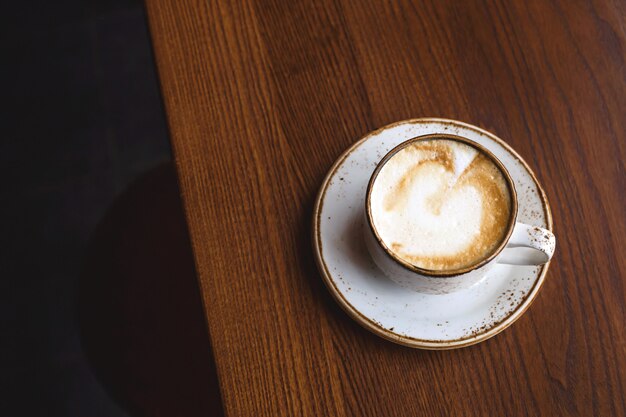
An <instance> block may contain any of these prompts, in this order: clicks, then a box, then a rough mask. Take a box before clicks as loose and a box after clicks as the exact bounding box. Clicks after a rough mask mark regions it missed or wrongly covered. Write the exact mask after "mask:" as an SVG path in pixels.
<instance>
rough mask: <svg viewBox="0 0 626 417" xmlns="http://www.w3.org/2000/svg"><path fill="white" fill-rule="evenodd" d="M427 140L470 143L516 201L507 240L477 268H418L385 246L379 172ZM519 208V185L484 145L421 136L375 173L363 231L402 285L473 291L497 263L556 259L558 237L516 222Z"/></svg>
mask: <svg viewBox="0 0 626 417" xmlns="http://www.w3.org/2000/svg"><path fill="white" fill-rule="evenodd" d="M426 139H428V140H435V139H445V140H455V141H459V142H464V143H466V144H469V145H471V146H473V147H474V148H477V149H478V150H479V151H481V152H482V153H483V154H485V155H486V156H487V157H489V158H490V159H491V160H492V161H493V162H494V163H495V165H496V166H497V167H498V168H499V169H500V170H501V171H502V173H503V175H504V177H505V179H506V182H507V185H508V188H509V192H510V195H511V201H512V205H511V214H510V219H509V223H508V225H507V232H506V235H505V236H506V237H505V239H504V240H503V241H502V242H501V244H500V245H499V246H498V248H497V249H496V250H495V251H494V252H493V253H491V254H490V255H489V256H487V257H485V258H483V259H482V260H481V261H480V262H478V263H476V264H475V265H471V266H469V267H465V268H462V269H458V270H453V271H437V270H429V269H424V268H420V267H417V266H415V265H412V264H410V263H408V262H406V261H405V260H403V259H401V258H399V257H397V256H396V255H395V254H394V253H393V252H392V251H390V250H389V249H388V248H387V247H386V246H385V244H384V243H383V241H382V239H381V238H380V236H379V235H378V232H377V231H376V228H375V227H374V223H373V221H372V212H371V209H372V208H371V192H372V187H373V185H374V183H375V181H376V177H377V176H378V173H379V172H380V170H381V168H382V167H383V166H384V165H385V164H386V163H387V161H389V159H391V157H393V156H394V155H395V154H396V153H397V152H398V151H400V150H401V149H403V148H404V147H406V146H407V145H409V144H411V143H413V142H415V141H419V140H426ZM517 205H518V203H517V193H516V192H515V185H514V184H513V180H512V179H511V176H510V175H509V172H508V171H507V170H506V168H505V167H504V165H503V164H502V162H500V160H498V158H496V157H495V156H494V155H493V154H492V153H491V152H490V151H488V150H487V149H485V148H484V147H483V146H481V145H479V144H478V143H476V142H474V141H471V140H469V139H466V138H462V137H459V136H455V135H449V134H432V135H425V136H419V137H416V138H413V139H409V140H407V141H405V142H402V143H401V144H400V145H398V146H396V147H395V148H393V149H392V150H391V151H389V152H388V153H387V155H385V156H384V157H383V158H382V159H381V161H380V162H379V163H378V166H377V167H376V169H375V170H374V173H373V174H372V176H371V178H370V181H369V185H368V187H367V194H366V198H365V217H366V221H365V226H364V228H363V229H364V235H365V243H366V246H367V249H368V250H369V252H370V255H371V256H372V259H373V260H374V262H375V263H376V265H378V267H379V268H380V269H381V270H382V271H383V272H384V273H385V275H387V276H388V277H389V278H390V279H391V280H392V281H394V282H396V283H397V284H399V285H400V286H402V287H404V288H408V289H411V290H413V291H417V292H423V293H429V294H447V293H450V292H453V291H458V290H461V289H465V288H469V287H471V286H472V285H474V284H476V283H478V282H480V281H482V280H483V279H484V278H485V276H486V274H487V272H488V271H489V270H490V269H491V268H493V267H494V266H495V265H496V264H497V263H502V264H510V265H542V264H544V263H546V262H548V261H549V260H550V259H551V258H552V255H553V254H554V248H555V245H556V239H555V237H554V234H553V233H552V232H551V231H549V230H547V229H544V228H541V227H536V226H530V225H527V224H524V223H519V222H516V216H517Z"/></svg>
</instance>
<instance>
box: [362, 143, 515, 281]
mask: <svg viewBox="0 0 626 417" xmlns="http://www.w3.org/2000/svg"><path fill="white" fill-rule="evenodd" d="M511 200H512V197H511V193H510V192H509V189H508V186H507V181H506V178H505V176H504V174H503V172H502V171H501V170H500V169H499V168H498V166H497V165H496V164H495V163H494V162H493V161H492V160H491V159H490V158H489V157H488V156H487V155H485V154H484V153H483V152H482V151H480V150H478V149H477V148H474V147H472V146H470V145H469V144H466V143H464V142H459V141H455V140H451V139H429V140H420V141H416V142H414V143H411V144H410V145H408V146H406V147H404V148H402V149H401V150H399V151H398V152H397V153H396V154H394V155H393V156H392V157H391V158H390V159H389V160H387V162H386V163H385V165H384V166H383V167H382V168H381V169H380V171H379V173H378V176H377V177H376V178H375V180H374V183H373V185H372V189H371V194H370V213H371V219H372V223H373V226H374V228H375V229H376V231H377V233H378V236H379V237H380V239H381V240H382V242H383V243H384V244H385V246H386V247H387V248H388V250H390V251H391V252H392V253H393V254H394V255H395V256H397V257H398V258H400V259H402V260H404V261H405V262H408V263H409V264H412V265H415V266H417V267H420V268H424V269H429V270H440V271H446V270H448V271H449V270H456V269H460V268H465V267H469V266H472V265H475V264H477V263H479V262H480V261H481V260H483V259H485V258H487V257H489V256H490V255H491V254H492V253H493V252H494V251H495V250H496V249H497V248H498V246H499V245H500V243H501V242H502V241H503V239H504V238H505V237H506V234H507V230H508V225H509V220H510V216H511V206H512V202H511Z"/></svg>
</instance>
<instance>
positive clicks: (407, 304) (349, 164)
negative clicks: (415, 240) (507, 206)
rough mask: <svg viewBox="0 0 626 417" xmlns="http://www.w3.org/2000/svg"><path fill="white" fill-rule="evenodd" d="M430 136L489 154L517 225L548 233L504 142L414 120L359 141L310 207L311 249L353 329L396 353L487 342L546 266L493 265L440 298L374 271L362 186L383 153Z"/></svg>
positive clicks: (525, 176)
mask: <svg viewBox="0 0 626 417" xmlns="http://www.w3.org/2000/svg"><path fill="white" fill-rule="evenodd" d="M431 133H452V134H455V135H459V136H463V137H466V138H468V139H471V140H473V141H475V142H478V143H479V144H481V145H483V146H484V147H486V148H487V149H489V150H490V151H491V152H492V153H493V154H494V155H495V156H496V157H497V158H498V159H500V160H501V161H502V162H503V163H504V165H505V166H506V168H507V170H508V171H509V173H510V174H511V177H512V178H513V180H514V182H515V188H516V191H517V195H518V202H519V210H518V214H517V221H520V222H524V223H527V224H530V225H535V226H541V227H544V228H547V229H550V230H552V216H551V214H550V206H549V204H548V200H547V199H546V195H545V193H544V192H543V190H542V188H541V186H540V185H539V183H538V181H537V178H536V177H535V175H534V174H533V172H532V170H531V169H530V168H529V167H528V165H527V164H526V162H524V160H523V159H522V158H521V157H520V156H519V155H518V154H517V153H516V152H515V151H514V150H513V149H511V147H509V146H508V145H507V144H506V143H505V142H504V141H502V140H501V139H499V138H498V137H496V136H495V135H493V134H491V133H489V132H487V131H485V130H482V129H480V128H478V127H475V126H472V125H469V124H466V123H462V122H457V121H454V120H447V119H432V118H429V119H413V120H407V121H403V122H398V123H394V124H391V125H388V126H385V127H383V128H381V129H379V130H376V131H374V132H372V133H370V134H368V135H366V136H365V137H364V138H362V139H361V140H359V141H358V142H357V143H355V144H354V145H353V146H352V147H350V149H348V150H347V151H346V152H345V153H344V154H343V155H341V157H340V158H339V159H338V160H337V162H336V163H335V164H334V165H333V167H332V168H331V169H330V172H329V173H328V175H327V176H326V179H325V180H324V183H323V184H322V187H321V189H320V193H319V195H318V198H317V202H316V205H315V210H314V216H313V246H314V251H315V256H316V260H317V264H318V267H319V269H320V271H321V275H322V278H323V280H324V282H325V283H326V285H327V286H328V289H329V290H330V292H331V293H332V295H333V297H334V298H335V299H336V300H337V302H338V303H339V304H340V305H341V307H343V309H344V310H345V311H346V312H347V313H348V314H349V315H350V316H351V317H352V318H353V319H354V320H356V321H357V322H358V323H359V324H361V325H362V326H364V327H365V328H366V329H368V330H370V331H372V332H373V333H375V334H377V335H379V336H381V337H384V338H385V339H388V340H391V341H392V342H396V343H399V344H402V345H406V346H410V347H415V348H423V349H453V348H459V347H464V346H469V345H473V344H475V343H479V342H482V341H483V340H486V339H489V338H490V337H492V336H495V335H496V334H498V333H499V332H501V331H502V330H504V329H506V328H507V327H508V326H510V325H511V324H512V323H513V322H514V321H515V320H517V319H518V318H519V317H520V316H521V315H522V314H523V313H524V311H526V309H527V308H528V306H529V305H530V304H531V303H532V302H533V300H534V299H535V297H536V296H537V293H538V292H539V289H540V288H541V285H542V283H543V281H544V278H545V275H546V272H547V271H548V266H549V264H546V265H543V266H540V267H536V266H510V265H496V267H495V268H494V269H493V270H492V271H491V272H490V273H489V275H488V276H487V278H486V279H485V280H483V281H482V282H480V283H479V284H476V285H475V286H474V287H471V288H469V289H467V290H462V291H458V292H455V293H452V294H447V295H429V294H420V293H416V292H413V291H409V290H406V289H404V288H401V287H399V286H398V285H396V284H395V283H394V282H393V281H391V280H390V279H389V278H387V277H386V276H385V275H384V274H383V273H382V272H381V271H380V270H379V269H378V268H377V267H376V265H375V264H374V263H373V261H372V260H371V258H370V256H369V254H368V252H367V249H366V248H365V244H364V242H363V238H362V237H361V236H362V229H361V228H362V227H363V226H364V221H365V219H364V209H363V207H364V204H365V203H364V199H365V191H366V188H367V183H368V180H369V178H370V176H371V174H372V172H373V171H374V168H375V167H376V164H377V163H378V161H380V159H381V158H382V157H383V156H384V155H385V154H386V153H387V152H388V151H389V150H390V149H392V148H393V147H395V146H396V145H398V144H399V143H401V142H403V141H405V140H407V139H410V138H413V137H416V136H421V135H426V134H431Z"/></svg>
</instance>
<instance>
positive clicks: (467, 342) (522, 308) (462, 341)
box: [312, 117, 553, 350]
mask: <svg viewBox="0 0 626 417" xmlns="http://www.w3.org/2000/svg"><path fill="white" fill-rule="evenodd" d="M425 123H439V124H443V125H446V124H447V125H452V126H455V127H459V126H460V127H463V128H466V129H469V130H473V131H475V132H477V133H480V134H483V135H486V136H487V137H489V138H490V139H492V140H494V141H495V142H497V143H498V144H500V145H501V146H503V147H504V148H505V149H506V150H507V151H508V152H509V153H510V154H511V155H512V156H513V157H514V158H516V159H517V160H518V161H519V162H520V163H521V164H522V165H523V166H524V168H525V169H526V170H527V172H528V173H529V174H530V177H531V178H532V180H533V181H534V182H535V185H536V186H537V189H538V190H539V195H540V196H541V202H542V207H543V210H544V214H545V217H546V223H547V229H548V230H550V231H552V230H553V221H552V211H551V209H550V203H549V202H548V198H547V195H546V193H545V191H544V189H543V187H542V186H541V183H540V182H539V180H538V179H537V176H536V175H535V173H534V171H533V170H532V169H531V168H530V166H528V164H527V163H526V161H524V159H523V158H522V157H521V156H520V155H519V154H518V153H517V152H516V151H515V150H514V149H513V148H512V147H511V146H510V145H509V144H508V143H506V142H505V141H504V140H502V139H500V138H499V137H498V136H496V135H495V134H493V133H491V132H488V131H486V130H484V129H482V128H480V127H478V126H474V125H471V124H469V123H465V122H461V121H458V120H453V119H446V118H438V117H423V118H414V119H406V120H402V121H398V122H394V123H390V124H387V125H385V126H382V127H380V128H378V129H376V130H373V131H371V132H368V133H366V134H365V135H364V136H362V137H361V138H360V139H359V140H357V141H356V142H355V143H354V144H352V146H350V147H349V148H348V149H346V150H345V151H344V152H343V153H342V154H341V155H340V156H339V158H337V160H336V161H335V163H334V164H333V165H332V167H331V168H330V169H329V171H328V173H327V174H326V177H325V178H324V181H323V182H322V185H321V187H320V190H319V192H318V194H317V197H316V199H315V206H314V208H313V224H312V240H313V242H312V243H313V249H314V254H315V262H316V264H317V268H318V270H319V271H320V273H321V275H322V280H323V281H324V284H325V285H326V287H327V288H328V290H329V292H330V293H331V295H332V296H333V298H334V299H335V301H336V302H337V303H338V304H339V305H340V306H341V308H342V309H343V310H344V311H345V312H346V313H347V314H348V315H349V316H350V317H351V318H352V319H353V320H355V321H356V322H357V323H359V324H360V325H361V326H363V327H364V328H365V329H367V330H369V331H370V332H372V333H374V334H376V335H378V336H380V337H382V338H384V339H387V340H389V341H391V342H394V343H397V344H400V345H403V346H408V347H412V348H418V349H427V350H448V349H457V348H462V347H467V346H471V345H475V344H477V343H480V342H483V341H485V340H487V339H490V338H492V337H494V336H495V335H497V334H499V333H500V332H502V331H503V330H505V329H507V328H508V327H509V326H511V325H512V324H513V323H514V322H515V321H517V320H518V319H519V318H520V317H521V316H522V315H523V314H524V313H525V312H526V310H527V309H528V307H530V305H531V304H532V303H533V301H534V300H535V299H536V297H537V294H538V293H539V290H540V289H541V287H542V286H543V283H544V281H545V277H546V274H547V272H548V269H549V267H550V262H551V261H548V262H547V263H546V264H544V265H542V266H541V267H540V271H539V272H538V274H539V276H538V278H537V279H536V280H535V283H534V285H533V287H532V289H531V290H530V291H529V293H528V294H527V295H526V297H525V298H524V300H523V301H522V302H521V303H520V304H519V305H518V306H517V307H516V308H515V309H514V310H512V311H511V312H510V313H509V314H508V315H507V316H506V317H505V318H503V319H502V320H500V321H499V322H497V323H495V324H494V325H493V327H491V328H490V329H488V330H486V331H484V332H481V333H477V334H473V335H471V336H468V337H463V338H459V339H452V340H432V339H418V338H414V337H411V336H407V335H402V334H398V333H395V332H393V331H391V330H389V329H386V328H384V327H382V326H381V325H379V324H378V323H376V322H375V321H373V320H372V319H370V318H369V317H367V316H365V315H364V314H363V313H361V312H360V311H359V310H358V309H357V308H356V307H354V306H353V305H352V304H350V302H349V301H348V300H347V299H346V298H345V297H344V296H343V294H342V293H341V291H339V289H338V288H337V286H336V284H335V282H334V280H333V279H332V277H331V274H330V272H329V271H328V267H327V266H326V263H325V261H324V259H323V256H322V241H321V231H320V216H321V212H322V207H323V204H324V198H325V195H326V191H327V190H328V183H329V182H330V180H331V179H332V178H333V177H334V175H335V173H336V171H337V169H338V168H339V167H340V166H341V164H342V163H343V161H344V160H345V159H346V158H347V157H348V156H350V154H351V153H352V152H354V151H355V150H356V149H357V148H359V147H360V146H361V145H362V144H363V143H364V142H365V141H367V140H368V139H370V138H371V137H372V136H375V135H377V134H379V133H381V132H382V131H384V130H387V129H391V128H394V127H396V126H399V125H403V124H412V125H415V124H425Z"/></svg>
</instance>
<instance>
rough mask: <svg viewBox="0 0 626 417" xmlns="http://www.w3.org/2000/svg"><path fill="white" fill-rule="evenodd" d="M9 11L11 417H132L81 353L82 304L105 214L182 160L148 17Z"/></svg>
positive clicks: (6, 390)
mask: <svg viewBox="0 0 626 417" xmlns="http://www.w3.org/2000/svg"><path fill="white" fill-rule="evenodd" d="M3 9H4V12H3V13H1V14H2V17H1V18H0V20H1V25H0V43H1V46H2V47H1V49H0V50H1V51H2V60H1V62H2V64H1V66H0V68H1V73H2V84H3V87H2V103H3V110H2V113H1V114H2V118H1V121H2V140H1V142H0V143H1V145H0V146H1V152H0V158H1V160H0V166H2V171H3V172H4V180H5V181H4V186H3V187H2V200H1V201H2V212H3V220H4V221H3V227H2V233H1V234H0V235H1V236H2V246H1V252H0V253H1V255H0V273H1V275H0V276H1V283H2V284H1V285H2V287H1V292H0V297H1V299H0V308H1V311H0V314H1V319H0V323H1V329H2V336H0V416H4V417H10V416H125V415H127V414H126V412H125V411H123V409H122V407H120V406H119V405H117V404H116V402H115V401H113V400H112V399H111V397H110V396H109V395H108V394H107V390H105V389H104V388H103V386H102V385H101V384H100V383H99V382H98V379H97V378H96V377H95V376H94V372H93V371H92V368H91V367H90V365H89V363H88V362H87V360H86V357H85V354H84V352H83V350H82V348H81V340H80V337H79V331H78V327H77V318H76V293H77V282H78V280H79V277H80V274H81V262H82V257H83V255H84V253H85V250H86V247H87V245H88V242H89V239H90V237H91V236H92V234H93V232H94V230H95V228H96V226H97V224H98V222H99V221H100V220H101V218H102V217H103V215H104V213H105V212H106V211H107V208H108V207H110V205H111V204H112V202H113V201H114V200H115V198H116V197H117V196H119V195H120V194H121V193H122V191H123V190H124V189H126V188H127V187H128V185H129V184H130V183H131V182H132V181H133V180H134V179H135V178H137V177H138V176H140V175H141V174H142V173H144V172H146V171H148V170H150V169H151V168H153V167H154V166H156V165H158V164H159V163H161V162H163V161H167V160H169V159H170V149H169V143H168V139H167V131H166V124H165V119H164V113H163V108H162V104H161V98H160V96H159V88H158V81H157V76H156V73H155V66H154V62H153V56H152V50H151V46H150V40H149V34H148V29H147V23H146V16H145V12H144V9H143V5H142V3H141V2H139V1H134V0H119V1H110V2H104V1H102V2H80V1H64V2H40V3H31V2H13V4H12V5H11V6H9V8H8V10H7V7H6V6H3Z"/></svg>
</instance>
